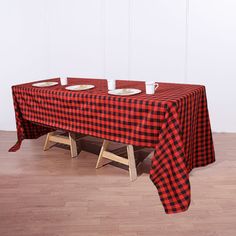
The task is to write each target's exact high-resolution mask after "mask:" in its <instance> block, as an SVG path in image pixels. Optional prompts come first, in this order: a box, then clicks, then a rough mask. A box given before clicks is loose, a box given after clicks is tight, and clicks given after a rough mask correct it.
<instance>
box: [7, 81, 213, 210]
mask: <svg viewBox="0 0 236 236" xmlns="http://www.w3.org/2000/svg"><path fill="white" fill-rule="evenodd" d="M50 81H57V82H59V79H58V78H56V79H51V80H50ZM75 84H93V85H95V88H93V89H91V90H86V91H68V90H66V89H65V88H64V87H63V86H61V85H60V84H58V85H56V86H53V87H47V88H46V87H45V88H37V87H32V83H28V84H22V85H16V86H13V87H12V92H13V100H14V107H15V115H16V125H17V135H18V141H17V143H16V145H15V146H13V147H12V148H11V149H10V150H9V151H16V150H18V149H19V148H20V145H21V142H22V140H23V139H33V138H38V137H39V136H41V135H43V134H45V133H47V132H49V131H52V130H55V129H62V130H66V131H71V132H78V133H83V134H87V135H92V136H95V137H99V138H103V139H107V140H111V141H116V142H121V143H125V144H131V145H135V146H143V147H153V148H155V152H154V156H153V158H152V168H151V171H150V178H151V180H152V181H153V183H154V184H155V186H156V187H157V189H158V192H159V195H160V199H161V201H162V204H163V206H164V208H165V211H166V213H176V212H182V211H185V210H187V209H188V207H189V204H190V183H189V172H190V171H191V170H192V169H193V168H195V167H199V166H205V165H207V164H209V163H212V162H214V161H215V155H214V146H213V141H212V133H211V126H210V121H209V115H208V108H207V99H206V91H205V87H204V86H201V85H187V84H171V83H159V88H158V89H157V91H156V93H155V94H154V95H146V94H145V84H144V82H141V81H117V88H137V89H141V90H142V91H143V92H142V93H140V94H137V95H134V96H113V95H109V94H108V93H107V83H106V80H98V79H80V78H69V84H68V85H75Z"/></svg>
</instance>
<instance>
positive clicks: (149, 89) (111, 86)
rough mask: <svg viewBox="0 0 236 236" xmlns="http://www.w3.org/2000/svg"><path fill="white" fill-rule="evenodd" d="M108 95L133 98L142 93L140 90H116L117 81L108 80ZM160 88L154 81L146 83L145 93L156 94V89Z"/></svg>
mask: <svg viewBox="0 0 236 236" xmlns="http://www.w3.org/2000/svg"><path fill="white" fill-rule="evenodd" d="M107 86H108V94H110V95H117V96H131V95H136V94H139V93H141V92H142V90H140V89H136V88H119V89H116V80H112V79H108V80H107ZM158 87H159V85H158V83H156V82H154V81H146V82H145V91H146V94H155V91H156V89H157V88H158Z"/></svg>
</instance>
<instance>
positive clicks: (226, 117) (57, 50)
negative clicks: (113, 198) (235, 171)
mask: <svg viewBox="0 0 236 236" xmlns="http://www.w3.org/2000/svg"><path fill="white" fill-rule="evenodd" d="M0 6H1V7H0V29H1V31H0V73H1V74H0V78H1V86H0V94H1V100H0V101H1V105H0V109H1V110H0V112H1V113H0V114H1V118H0V129H1V130H15V121H14V112H13V106H12V97H11V86H12V85H13V84H17V83H23V82H28V81H34V80H40V79H46V78H49V77H55V76H60V75H67V76H76V77H97V78H115V79H130V80H156V81H167V82H180V83H195V84H204V85H206V87H207V94H208V102H209V109H210V116H211V121H212V128H213V130H214V131H220V132H236V124H235V120H236V110H235V105H234V102H236V92H235V91H234V90H235V88H236V69H235V67H236V66H235V65H236V43H235V42H236V14H235V12H236V1H235V0H21V1H19V0H0Z"/></svg>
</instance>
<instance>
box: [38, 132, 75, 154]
mask: <svg viewBox="0 0 236 236" xmlns="http://www.w3.org/2000/svg"><path fill="white" fill-rule="evenodd" d="M56 143H61V144H66V145H69V146H70V152H71V157H76V156H77V155H78V152H77V145H76V139H75V134H74V133H70V132H69V136H68V137H67V136H65V135H61V134H58V133H57V132H56V131H53V132H50V133H48V134H47V137H46V141H45V144H44V148H43V150H44V151H46V150H48V149H49V148H51V147H52V146H53V145H55V144H56Z"/></svg>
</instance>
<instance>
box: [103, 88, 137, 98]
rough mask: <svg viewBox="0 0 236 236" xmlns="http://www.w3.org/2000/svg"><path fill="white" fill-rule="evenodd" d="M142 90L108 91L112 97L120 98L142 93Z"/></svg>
mask: <svg viewBox="0 0 236 236" xmlns="http://www.w3.org/2000/svg"><path fill="white" fill-rule="evenodd" d="M141 92H142V91H141V90H140V89H132V88H124V89H115V90H110V91H108V93H109V94H112V95H119V96H129V95H134V94H138V93H141Z"/></svg>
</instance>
